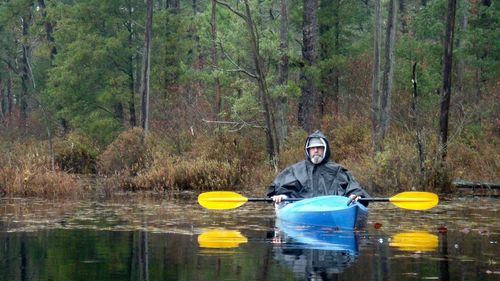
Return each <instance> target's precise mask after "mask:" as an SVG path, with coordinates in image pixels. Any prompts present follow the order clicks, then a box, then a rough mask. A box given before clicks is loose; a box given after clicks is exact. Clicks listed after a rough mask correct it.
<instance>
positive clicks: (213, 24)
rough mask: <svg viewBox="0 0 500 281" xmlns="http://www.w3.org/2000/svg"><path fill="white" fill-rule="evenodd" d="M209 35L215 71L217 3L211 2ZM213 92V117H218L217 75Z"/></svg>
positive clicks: (219, 92)
mask: <svg viewBox="0 0 500 281" xmlns="http://www.w3.org/2000/svg"><path fill="white" fill-rule="evenodd" d="M210 27H211V28H210V34H211V36H212V45H211V55H212V67H213V69H214V70H215V71H217V70H218V68H219V61H218V54H217V1H216V0H212V10H211V17H210ZM214 91H215V115H216V116H218V115H219V114H220V111H221V103H222V97H221V95H222V94H221V85H220V78H219V76H218V75H216V76H215V77H214Z"/></svg>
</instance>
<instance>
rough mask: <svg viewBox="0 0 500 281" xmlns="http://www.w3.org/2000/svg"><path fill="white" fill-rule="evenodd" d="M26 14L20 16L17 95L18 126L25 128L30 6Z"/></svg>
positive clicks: (28, 73) (28, 68)
mask: <svg viewBox="0 0 500 281" xmlns="http://www.w3.org/2000/svg"><path fill="white" fill-rule="evenodd" d="M27 9H29V10H27V11H26V13H27V14H26V15H25V16H23V17H21V19H22V36H23V43H22V44H21V48H22V58H21V73H20V74H21V93H20V96H19V107H20V122H21V124H20V126H21V127H22V128H24V129H26V126H27V125H28V124H27V122H28V97H29V92H30V90H29V89H30V86H29V81H30V77H31V68H30V65H29V63H30V57H31V46H30V45H29V38H28V37H29V34H28V33H29V27H30V25H31V22H32V20H33V13H32V11H31V6H30V7H29V8H27Z"/></svg>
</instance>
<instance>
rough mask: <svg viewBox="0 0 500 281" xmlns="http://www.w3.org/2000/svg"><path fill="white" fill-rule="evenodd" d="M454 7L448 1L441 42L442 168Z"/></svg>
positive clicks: (446, 135)
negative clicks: (443, 35) (443, 34)
mask: <svg viewBox="0 0 500 281" xmlns="http://www.w3.org/2000/svg"><path fill="white" fill-rule="evenodd" d="M456 7H457V1H456V0H448V5H447V9H446V26H445V28H446V30H445V37H444V42H443V84H442V85H443V88H442V93H441V106H440V113H439V141H438V144H439V157H440V162H441V167H444V165H445V163H446V155H447V152H448V123H449V112H450V100H451V76H452V73H451V71H452V63H453V37H454V33H455V32H454V30H455V13H456ZM442 172H444V171H442Z"/></svg>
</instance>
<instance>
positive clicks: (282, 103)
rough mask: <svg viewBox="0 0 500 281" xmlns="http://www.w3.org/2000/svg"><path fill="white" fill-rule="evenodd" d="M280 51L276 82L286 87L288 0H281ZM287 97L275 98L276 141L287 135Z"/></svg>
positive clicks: (283, 94)
mask: <svg viewBox="0 0 500 281" xmlns="http://www.w3.org/2000/svg"><path fill="white" fill-rule="evenodd" d="M280 8H281V14H280V15H281V22H280V53H281V59H280V62H279V70H278V72H279V74H278V75H279V77H278V84H279V85H281V87H282V89H286V86H287V83H288V64H289V63H288V59H289V58H288V0H281V2H280ZM287 117H288V98H287V93H281V94H280V95H279V96H278V99H277V100H276V129H277V137H278V143H283V142H284V141H285V139H286V137H287V135H288V119H287Z"/></svg>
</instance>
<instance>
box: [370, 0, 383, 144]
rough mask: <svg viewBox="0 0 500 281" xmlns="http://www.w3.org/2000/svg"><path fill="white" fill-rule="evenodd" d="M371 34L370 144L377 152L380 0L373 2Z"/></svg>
mask: <svg viewBox="0 0 500 281" xmlns="http://www.w3.org/2000/svg"><path fill="white" fill-rule="evenodd" d="M373 26H374V32H373V67H372V89H371V90H372V94H371V96H372V103H371V107H372V108H371V113H372V114H371V119H372V143H373V147H374V151H379V147H380V138H379V133H378V132H379V116H380V39H381V37H380V34H381V29H382V19H381V15H380V0H375V14H374V25H373Z"/></svg>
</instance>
